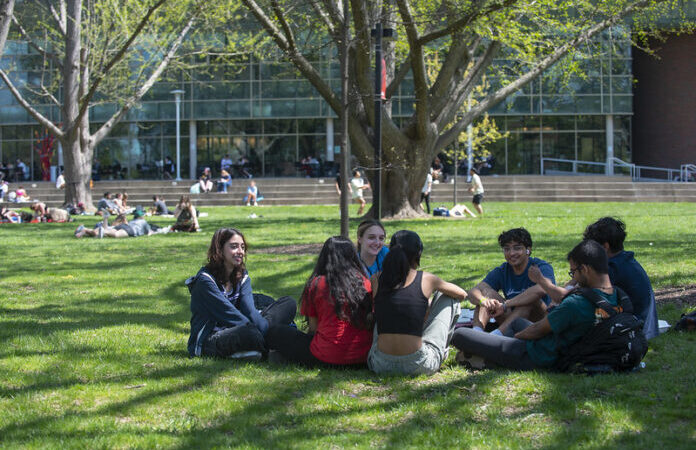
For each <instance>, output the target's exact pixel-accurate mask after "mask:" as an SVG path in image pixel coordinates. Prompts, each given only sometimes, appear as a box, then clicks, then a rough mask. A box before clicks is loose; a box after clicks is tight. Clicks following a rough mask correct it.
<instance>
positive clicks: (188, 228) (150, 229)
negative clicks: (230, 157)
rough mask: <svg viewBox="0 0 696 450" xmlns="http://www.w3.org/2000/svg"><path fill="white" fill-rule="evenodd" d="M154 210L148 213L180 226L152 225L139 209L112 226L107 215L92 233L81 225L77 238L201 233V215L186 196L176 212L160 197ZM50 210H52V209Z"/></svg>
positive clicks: (183, 196) (181, 200) (153, 198)
mask: <svg viewBox="0 0 696 450" xmlns="http://www.w3.org/2000/svg"><path fill="white" fill-rule="evenodd" d="M152 200H153V201H154V206H153V207H152V208H150V209H149V210H148V214H150V215H160V216H173V217H174V218H176V222H175V223H174V224H173V225H170V226H166V227H160V226H158V225H155V224H150V223H148V222H147V220H146V219H145V217H144V216H145V215H146V213H145V211H144V210H143V209H142V208H141V207H140V206H139V207H137V208H134V209H133V219H132V220H130V221H129V220H128V218H127V217H126V213H119V214H118V215H116V218H115V219H114V221H113V222H112V223H111V224H109V215H108V214H105V215H104V219H103V220H102V221H101V222H98V223H97V224H96V225H95V226H94V228H92V229H89V228H86V227H85V226H84V225H80V226H78V227H77V229H76V230H75V237H77V238H82V237H98V238H103V237H113V238H125V237H138V236H149V235H151V234H156V233H169V232H180V231H181V232H190V233H193V232H197V231H201V227H200V225H199V223H198V215H199V213H198V211H197V210H196V207H195V206H193V203H191V198H190V197H189V196H188V195H182V196H181V198H180V199H179V203H177V205H176V208H174V211H169V208H168V207H167V204H166V203H165V201H164V198H163V197H162V196H160V195H155V196H153V197H152ZM49 209H50V208H49Z"/></svg>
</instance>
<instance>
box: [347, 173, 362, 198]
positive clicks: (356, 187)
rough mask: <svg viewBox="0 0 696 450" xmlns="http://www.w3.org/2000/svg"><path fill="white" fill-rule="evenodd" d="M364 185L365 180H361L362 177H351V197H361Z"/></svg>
mask: <svg viewBox="0 0 696 450" xmlns="http://www.w3.org/2000/svg"><path fill="white" fill-rule="evenodd" d="M363 186H365V181H363V179H362V178H355V177H353V178H351V179H350V187H351V189H352V192H351V194H352V196H353V198H362V197H363V190H362V187H363Z"/></svg>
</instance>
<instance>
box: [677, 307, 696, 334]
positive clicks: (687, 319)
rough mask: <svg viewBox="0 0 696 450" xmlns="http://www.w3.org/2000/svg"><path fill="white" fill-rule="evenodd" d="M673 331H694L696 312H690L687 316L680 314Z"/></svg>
mask: <svg viewBox="0 0 696 450" xmlns="http://www.w3.org/2000/svg"><path fill="white" fill-rule="evenodd" d="M674 329H675V330H677V331H694V330H696V311H691V312H690V313H689V314H682V315H681V319H679V322H677V325H676V326H675V327H674Z"/></svg>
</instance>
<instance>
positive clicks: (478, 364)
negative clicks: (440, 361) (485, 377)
mask: <svg viewBox="0 0 696 450" xmlns="http://www.w3.org/2000/svg"><path fill="white" fill-rule="evenodd" d="M454 359H455V361H457V362H458V363H459V364H461V365H463V366H466V367H467V368H469V369H471V370H481V369H485V368H486V361H485V360H484V359H483V358H481V357H480V356H477V355H467V354H465V353H462V352H461V351H459V352H457V355H456V356H455V357H454Z"/></svg>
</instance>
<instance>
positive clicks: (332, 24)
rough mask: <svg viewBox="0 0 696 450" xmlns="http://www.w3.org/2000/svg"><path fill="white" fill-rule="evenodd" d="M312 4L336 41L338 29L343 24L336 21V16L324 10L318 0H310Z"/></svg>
mask: <svg viewBox="0 0 696 450" xmlns="http://www.w3.org/2000/svg"><path fill="white" fill-rule="evenodd" d="M309 3H310V4H311V5H312V9H313V10H314V13H315V14H316V15H317V16H318V17H319V19H320V20H321V21H322V22H323V23H324V26H326V29H327V30H328V33H329V34H330V35H331V37H332V39H333V40H334V41H336V38H337V35H336V33H337V31H336V30H337V29H339V27H340V26H341V24H340V23H336V18H335V17H332V16H331V15H330V14H329V13H328V12H327V11H325V10H324V8H323V7H322V5H321V4H319V1H318V0H310V2H309ZM324 3H330V2H328V1H325V2H324Z"/></svg>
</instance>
